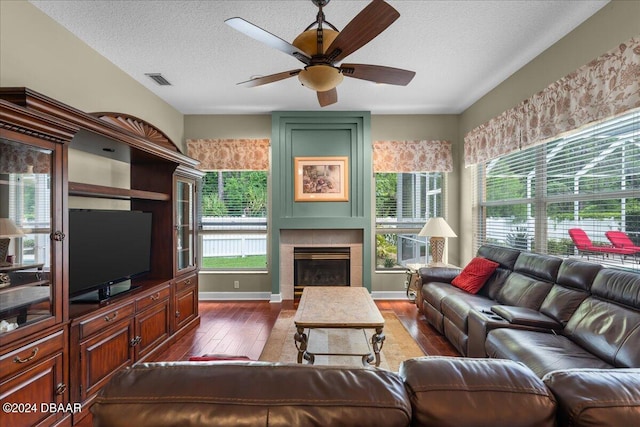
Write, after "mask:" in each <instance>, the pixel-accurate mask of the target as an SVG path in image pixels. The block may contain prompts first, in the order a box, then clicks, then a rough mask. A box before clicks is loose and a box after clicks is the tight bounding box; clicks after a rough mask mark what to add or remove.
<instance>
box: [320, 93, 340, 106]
mask: <svg viewBox="0 0 640 427" xmlns="http://www.w3.org/2000/svg"><path fill="white" fill-rule="evenodd" d="M318 102H319V103H320V106H321V107H326V106H327V105H331V104H335V103H336V102H338V91H337V90H336V88H333V89H331V90H328V91H326V92H318Z"/></svg>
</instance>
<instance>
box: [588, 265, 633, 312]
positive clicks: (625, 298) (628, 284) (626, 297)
mask: <svg viewBox="0 0 640 427" xmlns="http://www.w3.org/2000/svg"><path fill="white" fill-rule="evenodd" d="M591 293H592V294H593V295H595V296H597V297H600V298H602V299H607V300H611V301H614V302H616V303H618V304H622V305H624V306H627V307H629V308H632V309H635V310H640V274H638V273H635V272H629V271H623V270H616V269H613V268H603V269H602V270H600V271H599V272H598V274H597V276H596V278H595V279H594V280H593V285H592V286H591Z"/></svg>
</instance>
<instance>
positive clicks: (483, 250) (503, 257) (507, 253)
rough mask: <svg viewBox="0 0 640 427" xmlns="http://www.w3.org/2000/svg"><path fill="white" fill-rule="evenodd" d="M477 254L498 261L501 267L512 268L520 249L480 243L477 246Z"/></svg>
mask: <svg viewBox="0 0 640 427" xmlns="http://www.w3.org/2000/svg"><path fill="white" fill-rule="evenodd" d="M478 256H481V257H482V258H486V259H490V260H491V261H495V262H497V263H499V264H500V267H501V268H504V269H506V270H513V267H514V266H515V264H516V260H517V259H518V257H519V256H520V251H519V250H517V249H512V248H505V247H503V246H492V245H482V246H480V248H478Z"/></svg>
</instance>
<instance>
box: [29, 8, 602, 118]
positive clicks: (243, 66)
mask: <svg viewBox="0 0 640 427" xmlns="http://www.w3.org/2000/svg"><path fill="white" fill-rule="evenodd" d="M31 3H33V4H34V5H35V6H36V7H38V8H39V9H41V10H42V11H43V12H45V13H46V14H47V15H49V16H50V17H52V18H53V19H54V20H56V21H57V22H59V23H60V24H61V25H63V26H64V27H66V28H67V29H68V30H69V31H71V32H72V33H73V34H75V35H76V36H77V37H79V38H80V39H81V40H83V41H84V42H85V43H87V44H88V45H89V46H91V47H92V48H93V49H95V50H96V51H98V52H99V53H100V54H102V55H103V56H104V57H106V58H107V59H108V60H109V61H111V62H112V63H113V64H115V65H116V66H118V67H119V68H121V69H122V70H124V71H125V72H126V73H127V74H129V75H130V76H131V77H133V78H134V79H136V80H137V81H139V82H140V83H141V84H143V85H144V86H145V87H147V88H148V89H149V90H151V91H152V92H154V93H156V94H157V95H158V96H159V97H161V98H162V99H164V100H165V101H166V102H168V103H169V104H171V105H172V106H174V107H175V108H176V109H177V110H179V111H181V112H182V113H184V114H249V113H269V112H271V111H274V110H320V109H321V108H320V107H319V106H318V102H317V98H316V95H315V93H314V92H312V91H311V90H309V89H307V88H305V87H303V86H301V85H300V83H299V82H298V80H297V78H295V77H293V78H290V79H287V80H283V81H280V82H276V83H272V84H269V85H265V86H260V87H256V88H245V87H242V86H237V85H236V83H238V82H241V81H245V80H248V79H250V78H252V77H255V76H264V75H269V74H274V73H278V72H281V71H286V70H291V69H296V68H300V66H301V65H302V64H301V63H300V62H298V61H297V60H295V59H294V58H292V57H290V56H287V55H286V54H284V53H282V52H280V51H277V50H273V49H270V48H268V47H265V46H263V45H262V44H260V43H259V42H257V41H255V40H253V39H251V38H249V37H247V36H245V35H243V34H241V33H239V32H237V31H236V30H234V29H233V28H231V27H229V26H227V25H225V24H224V20H225V19H227V18H230V17H234V16H239V17H242V18H244V19H246V20H248V21H250V22H252V23H253V24H255V25H257V26H259V27H261V28H263V29H265V30H267V31H269V32H271V33H273V34H275V35H277V36H279V37H281V38H283V39H285V40H287V41H289V42H291V41H292V40H293V39H294V38H295V37H296V36H297V35H298V34H299V33H300V32H302V30H304V28H306V27H307V26H308V25H309V24H310V23H311V22H313V21H314V20H315V16H316V12H317V9H316V7H315V6H314V5H313V4H312V3H311V1H309V0H289V1H266V0H263V1H196V0H190V1H173V0H161V1H153V0H141V1H133V0H127V1H100V0H96V1H83V0H72V1H61V0H56V1H38V0H31ZM367 3H368V1H365V0H361V1H346V0H332V1H331V2H330V3H329V5H328V6H326V7H325V9H324V11H325V15H326V19H327V21H329V22H331V23H332V24H333V25H335V26H336V27H338V29H342V28H344V26H345V25H346V24H347V23H348V22H349V21H350V20H351V19H352V18H353V17H354V16H355V15H356V14H357V13H358V12H359V11H361V10H362V9H363V8H364V7H365V6H366V5H367ZM388 3H389V4H391V5H392V6H393V7H394V8H396V9H397V10H398V12H400V18H399V19H398V20H397V21H396V22H395V23H393V24H392V25H391V26H390V27H389V28H388V29H387V30H386V31H384V32H383V33H382V34H380V35H379V36H378V37H377V38H375V39H374V40H373V41H371V42H370V43H369V44H367V45H365V46H364V47H363V48H361V49H360V50H358V51H357V52H355V53H354V54H352V55H350V56H349V57H347V59H346V62H350V63H365V64H375V65H385V66H392V67H397V68H406V69H409V70H413V71H416V73H417V74H416V77H415V78H414V79H413V81H412V82H411V83H410V84H409V85H408V86H406V87H402V86H389V85H376V84H374V83H371V82H367V81H362V80H358V79H352V78H345V79H344V81H343V83H342V84H341V85H340V86H338V88H337V89H338V103H336V104H334V105H331V106H329V107H325V108H324V109H323V110H367V111H371V112H372V113H374V114H449V113H460V112H462V111H464V110H465V109H466V108H467V107H469V106H470V105H471V104H473V103H474V102H475V101H477V100H478V99H479V98H480V97H482V96H483V95H484V94H486V93H487V92H489V91H490V90H491V89H493V88H494V87H495V86H497V85H498V84H499V83H500V82H502V81H503V80H505V79H506V78H507V77H509V76H510V75H511V74H513V73H514V72H515V71H517V70H518V69H519V68H521V67H522V66H524V65H525V64H526V63H528V62H529V61H531V60H532V59H533V58H535V57H536V56H537V55H539V54H540V53H541V52H543V51H544V50H545V49H547V48H548V47H549V46H551V45H552V44H554V43H555V42H556V41H558V40H559V39H560V38H562V37H563V36H564V35H566V34H567V33H569V32H570V31H571V30H572V29H574V28H575V27H577V26H578V25H580V24H581V23H582V22H584V21H585V20H586V19H587V18H589V17H590V16H591V15H593V14H594V13H595V12H597V11H598V10H599V9H600V8H602V7H603V6H604V5H605V4H606V3H608V1H602V0H593V1H592V0H580V1H568V0H558V1H554V0H541V1H538V0H523V1H514V0H498V1H488V0H472V1H444V0H439V1H431V0H425V1H404V0H396V1H394V0H389V1H388ZM145 73H162V75H163V76H164V77H165V78H166V79H167V80H169V81H170V82H171V83H172V86H168V87H166V86H165V87H163V86H158V85H157V84H156V83H154V82H153V81H151V80H150V79H149V78H148V77H146V76H145ZM88 77H89V76H88Z"/></svg>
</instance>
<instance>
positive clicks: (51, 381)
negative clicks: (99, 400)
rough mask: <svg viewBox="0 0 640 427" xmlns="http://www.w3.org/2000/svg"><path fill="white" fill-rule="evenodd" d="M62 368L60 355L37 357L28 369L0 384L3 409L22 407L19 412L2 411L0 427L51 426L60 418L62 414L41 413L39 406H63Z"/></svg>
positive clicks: (57, 353) (64, 389)
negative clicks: (15, 406)
mask: <svg viewBox="0 0 640 427" xmlns="http://www.w3.org/2000/svg"><path fill="white" fill-rule="evenodd" d="M38 355H39V352H38ZM33 360H36V358H35V357H34V358H33V359H32V361H33ZM63 365H64V358H63V356H62V353H61V352H56V353H54V354H49V355H48V356H47V357H40V358H38V359H37V362H34V364H33V365H32V366H30V368H29V369H27V370H25V371H24V372H21V373H20V374H18V375H16V376H14V377H12V378H10V379H7V380H5V381H3V382H2V383H0V401H1V403H2V404H3V408H4V405H9V404H17V405H21V407H20V408H21V409H20V410H16V411H10V410H9V411H7V410H5V411H3V414H2V422H1V423H2V425H3V426H12V427H14V426H15V427H18V426H35V425H51V424H53V422H54V421H56V420H58V419H60V418H62V417H63V416H64V415H65V413H63V412H58V413H56V412H51V411H47V410H42V407H41V405H42V404H62V403H65V392H66V388H67V386H66V384H64V379H63V372H64V367H63ZM34 405H35V406H34ZM16 409H17V408H16ZM66 415H68V413H67V414H66Z"/></svg>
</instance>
